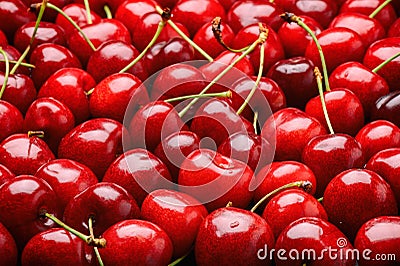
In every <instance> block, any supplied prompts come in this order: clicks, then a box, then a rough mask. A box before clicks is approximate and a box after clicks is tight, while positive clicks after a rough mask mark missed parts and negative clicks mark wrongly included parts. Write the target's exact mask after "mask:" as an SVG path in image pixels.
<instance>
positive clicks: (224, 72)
mask: <svg viewBox="0 0 400 266" xmlns="http://www.w3.org/2000/svg"><path fill="white" fill-rule="evenodd" d="M259 26H260V31H262V30H264V29H265V28H264V27H263V26H262V24H261V23H260V24H259ZM262 33H263V32H260V37H259V38H258V39H257V40H256V41H255V42H254V43H252V44H251V45H250V46H249V48H248V49H247V50H246V51H245V52H244V53H242V54H241V55H240V56H239V57H238V58H236V59H235V60H234V61H233V62H232V63H230V64H229V65H228V66H227V67H226V68H225V69H224V70H223V71H221V72H220V73H219V74H218V75H217V76H216V77H215V78H214V79H213V80H212V81H211V82H210V83H209V84H208V85H207V86H206V87H205V88H204V89H203V90H202V91H201V92H200V93H199V95H203V94H205V93H206V92H207V91H208V90H209V89H210V88H211V87H212V86H213V85H214V84H215V83H217V82H218V80H220V79H221V78H222V77H223V76H225V74H226V73H228V71H229V70H231V69H232V68H233V67H234V66H235V65H236V64H237V63H238V62H240V60H242V59H243V58H245V57H246V56H247V55H248V54H250V53H251V52H252V51H253V50H254V49H255V48H256V47H257V45H259V44H260V42H261V39H262V38H263V37H262V36H261V35H263V36H265V35H266V33H265V32H264V34H262ZM265 39H266V36H265ZM198 100H199V98H195V99H193V100H192V101H191V102H190V103H189V104H188V105H186V106H185V108H183V109H182V110H181V111H180V112H179V116H180V117H183V116H184V115H185V114H186V112H187V111H188V110H189V109H190V108H191V107H192V106H193V105H194V104H196V103H197V101H198Z"/></svg>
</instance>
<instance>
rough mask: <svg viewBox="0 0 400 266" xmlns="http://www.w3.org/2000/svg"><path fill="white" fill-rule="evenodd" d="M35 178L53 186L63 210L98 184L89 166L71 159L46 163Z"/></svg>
mask: <svg viewBox="0 0 400 266" xmlns="http://www.w3.org/2000/svg"><path fill="white" fill-rule="evenodd" d="M35 176H36V177H38V178H40V179H43V180H44V181H46V182H47V183H48V184H49V185H50V186H51V188H52V189H53V190H54V192H55V193H56V195H57V198H58V202H59V204H60V206H61V209H62V210H64V209H65V206H67V204H68V202H69V201H70V200H71V199H72V198H73V197H75V196H76V195H77V194H79V193H80V192H82V191H83V190H85V189H86V188H88V187H90V186H92V185H94V184H96V183H97V177H96V176H95V174H93V172H92V171H91V170H90V169H89V168H88V167H87V166H85V165H83V164H81V163H78V162H75V161H72V160H69V159H56V160H52V161H50V162H48V163H45V164H43V165H42V166H41V167H40V168H39V169H38V171H37V172H36V174H35Z"/></svg>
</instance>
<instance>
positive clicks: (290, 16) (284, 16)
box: [280, 12, 331, 91]
mask: <svg viewBox="0 0 400 266" xmlns="http://www.w3.org/2000/svg"><path fill="white" fill-rule="evenodd" d="M280 16H281V18H282V19H283V20H285V21H286V22H287V23H289V24H290V23H292V22H295V23H296V24H297V25H299V26H300V27H302V28H303V29H304V30H305V31H307V33H308V34H309V35H310V36H311V38H312V39H313V41H314V43H315V45H316V46H317V49H318V52H319V56H320V58H321V64H322V72H323V73H324V81H325V89H326V91H330V90H331V88H330V87H329V81H328V70H327V68H326V62H325V56H324V53H323V51H322V47H321V45H320V44H319V42H318V39H317V37H316V36H315V34H314V32H313V31H312V30H311V29H310V27H308V26H307V24H305V23H304V22H303V20H302V19H301V18H300V17H298V16H296V15H295V14H293V13H289V12H285V13H284V14H282V15H280Z"/></svg>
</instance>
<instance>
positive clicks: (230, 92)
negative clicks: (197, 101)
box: [164, 90, 232, 103]
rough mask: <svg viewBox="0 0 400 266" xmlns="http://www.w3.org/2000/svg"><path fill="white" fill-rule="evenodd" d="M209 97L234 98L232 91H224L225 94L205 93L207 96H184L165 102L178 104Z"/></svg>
mask: <svg viewBox="0 0 400 266" xmlns="http://www.w3.org/2000/svg"><path fill="white" fill-rule="evenodd" d="M207 97H210V98H211V97H219V98H231V97H232V91H230V90H228V91H224V92H214V93H205V94H202V95H200V94H192V95H184V96H179V97H176V98H171V99H167V100H164V102H166V103H171V102H178V101H183V100H187V99H194V98H207Z"/></svg>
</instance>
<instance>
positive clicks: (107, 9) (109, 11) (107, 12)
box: [103, 5, 112, 19]
mask: <svg viewBox="0 0 400 266" xmlns="http://www.w3.org/2000/svg"><path fill="white" fill-rule="evenodd" d="M103 9H104V12H105V13H106V18H108V19H112V13H111V9H110V7H109V6H108V5H105V6H104V7H103Z"/></svg>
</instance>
